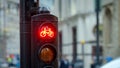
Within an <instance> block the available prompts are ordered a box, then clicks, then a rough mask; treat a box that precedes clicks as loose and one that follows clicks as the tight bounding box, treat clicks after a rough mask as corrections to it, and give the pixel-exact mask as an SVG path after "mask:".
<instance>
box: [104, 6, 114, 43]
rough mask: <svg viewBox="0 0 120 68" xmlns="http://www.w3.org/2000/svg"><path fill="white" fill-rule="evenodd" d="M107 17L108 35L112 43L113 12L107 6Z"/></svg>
mask: <svg viewBox="0 0 120 68" xmlns="http://www.w3.org/2000/svg"><path fill="white" fill-rule="evenodd" d="M105 17H106V23H107V25H106V26H107V27H106V30H107V36H108V43H110V42H111V41H112V36H111V35H112V28H113V27H112V13H111V10H110V8H108V7H107V8H106V9H105Z"/></svg>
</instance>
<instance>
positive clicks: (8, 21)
mask: <svg viewBox="0 0 120 68" xmlns="http://www.w3.org/2000/svg"><path fill="white" fill-rule="evenodd" d="M0 5H1V9H0V14H1V15H0V30H1V32H0V33H2V34H1V35H2V36H1V37H3V38H2V40H3V41H4V44H1V43H3V42H0V44H1V46H0V48H1V47H2V46H4V48H3V49H4V50H3V51H0V52H3V53H4V52H5V53H6V55H7V54H19V50H20V47H19V45H20V44H19V0H0ZM0 50H1V49H0Z"/></svg>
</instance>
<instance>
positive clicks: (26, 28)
mask: <svg viewBox="0 0 120 68" xmlns="http://www.w3.org/2000/svg"><path fill="white" fill-rule="evenodd" d="M37 4H38V0H37V2H36V3H35V2H34V0H20V58H21V60H20V65H21V68H31V52H30V51H31V16H32V15H34V14H35V13H33V14H32V15H31V9H32V7H38V5H37Z"/></svg>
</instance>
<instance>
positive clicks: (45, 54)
mask: <svg viewBox="0 0 120 68" xmlns="http://www.w3.org/2000/svg"><path fill="white" fill-rule="evenodd" d="M55 55H56V53H55V49H54V48H53V47H47V46H45V47H43V48H42V49H41V50H40V53H39V58H40V59H41V60H42V61H43V62H45V63H50V62H52V61H53V60H54V59H55Z"/></svg>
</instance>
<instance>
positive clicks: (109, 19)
mask: <svg viewBox="0 0 120 68" xmlns="http://www.w3.org/2000/svg"><path fill="white" fill-rule="evenodd" d="M101 12H102V15H103V40H104V46H103V48H104V49H103V50H104V52H103V53H104V54H103V55H104V58H107V57H112V58H117V57H119V56H120V54H119V52H120V42H119V41H120V27H119V26H120V0H102V1H101Z"/></svg>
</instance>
